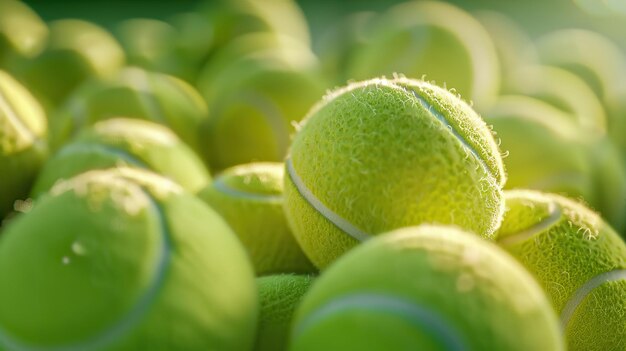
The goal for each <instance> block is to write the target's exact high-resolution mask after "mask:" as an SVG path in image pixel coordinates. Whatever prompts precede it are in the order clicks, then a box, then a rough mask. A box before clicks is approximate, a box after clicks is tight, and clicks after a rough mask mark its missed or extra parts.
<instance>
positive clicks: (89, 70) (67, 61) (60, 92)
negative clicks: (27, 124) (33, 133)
mask: <svg viewBox="0 0 626 351" xmlns="http://www.w3.org/2000/svg"><path fill="white" fill-rule="evenodd" d="M124 61H125V57H124V51H123V49H122V47H121V46H120V44H119V43H118V42H117V40H115V38H114V37H113V36H112V35H111V34H110V33H109V32H107V31H106V30H105V29H104V28H102V27H100V26H98V25H96V24H93V23H89V22H86V21H82V20H74V19H65V20H58V21H54V22H52V23H50V38H49V40H48V42H47V45H46V47H45V48H44V50H43V51H42V52H41V53H40V54H39V55H37V56H36V57H34V58H32V59H30V60H24V61H23V62H20V63H19V64H18V65H17V66H16V67H15V72H16V76H17V77H18V78H19V79H20V80H21V81H23V82H24V84H25V85H26V86H27V87H28V88H29V89H31V90H32V91H33V93H34V94H35V96H37V97H38V98H39V99H40V100H41V101H42V103H43V105H44V107H45V108H46V109H48V110H52V109H54V108H56V107H58V106H59V104H61V103H62V102H63V101H64V100H65V98H67V96H68V95H69V94H70V93H71V92H72V91H73V90H74V89H76V88H77V87H78V86H79V85H80V84H81V83H82V82H84V81H86V80H88V79H89V78H93V77H96V78H103V77H110V76H112V75H114V74H115V73H116V72H117V71H118V70H119V69H120V68H121V67H122V66H123V65H124Z"/></svg>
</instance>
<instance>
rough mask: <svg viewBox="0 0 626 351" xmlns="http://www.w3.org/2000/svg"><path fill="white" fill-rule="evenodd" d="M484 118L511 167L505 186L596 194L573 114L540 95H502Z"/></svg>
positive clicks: (590, 198)
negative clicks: (532, 96)
mask: <svg viewBox="0 0 626 351" xmlns="http://www.w3.org/2000/svg"><path fill="white" fill-rule="evenodd" d="M485 121H486V122H487V123H488V124H490V125H492V128H493V130H494V132H495V133H496V135H497V136H498V139H500V140H501V144H500V148H501V149H502V150H504V151H505V152H507V156H506V157H504V158H503V161H504V165H505V168H506V170H507V173H508V179H507V183H506V185H505V188H506V189H516V188H526V189H536V190H542V191H549V192H557V193H560V194H564V195H568V196H570V197H573V198H580V197H582V198H584V199H585V200H586V201H589V202H593V201H594V200H595V195H596V194H595V188H594V180H593V173H594V169H593V165H592V162H591V161H590V157H589V156H590V155H589V151H588V150H587V146H586V145H585V143H582V142H581V141H580V138H581V133H580V131H579V129H578V127H577V126H576V125H575V122H574V121H573V117H571V116H570V115H568V114H566V113H565V112H563V111H561V110H559V109H557V108H556V107H553V106H551V105H550V104H548V103H546V102H543V101H541V100H538V99H534V98H531V97H526V96H514V95H508V96H502V97H500V98H499V99H498V101H497V102H496V103H495V104H494V106H493V107H492V108H491V109H490V111H489V112H487V113H485Z"/></svg>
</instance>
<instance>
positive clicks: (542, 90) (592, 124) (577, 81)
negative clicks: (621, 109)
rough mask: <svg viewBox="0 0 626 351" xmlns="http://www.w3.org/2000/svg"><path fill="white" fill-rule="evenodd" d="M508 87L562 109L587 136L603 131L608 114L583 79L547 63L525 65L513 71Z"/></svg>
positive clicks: (600, 133)
mask: <svg viewBox="0 0 626 351" xmlns="http://www.w3.org/2000/svg"><path fill="white" fill-rule="evenodd" d="M510 86H511V91H510V92H509V93H512V94H516V95H526V96H530V97H534V98H537V99H540V100H543V101H545V102H548V103H549V104H551V105H553V106H555V107H557V108H559V109H561V110H563V111H564V112H566V113H568V114H569V115H571V116H573V117H574V120H575V121H576V123H577V124H578V125H579V126H580V127H581V128H582V129H583V130H585V131H587V133H588V134H589V135H590V136H602V135H605V134H606V131H607V129H606V127H607V116H606V112H605V110H604V107H603V106H602V103H601V102H600V100H599V99H598V97H597V96H596V95H595V93H594V92H593V90H592V89H591V88H590V87H589V85H587V83H585V81H584V80H582V79H581V78H579V77H578V76H576V75H574V74H573V73H571V72H568V71H566V70H563V69H561V68H557V67H550V66H542V65H536V66H525V67H522V68H520V69H518V70H517V71H515V72H513V73H512V77H511V80H510Z"/></svg>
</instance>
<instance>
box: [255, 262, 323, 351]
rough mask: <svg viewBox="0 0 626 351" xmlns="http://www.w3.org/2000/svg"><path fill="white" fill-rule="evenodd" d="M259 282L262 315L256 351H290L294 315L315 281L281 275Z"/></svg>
mask: <svg viewBox="0 0 626 351" xmlns="http://www.w3.org/2000/svg"><path fill="white" fill-rule="evenodd" d="M256 281H257V286H258V289H259V305H260V313H259V328H258V329H257V336H256V343H255V347H254V350H255V351H283V350H287V343H288V341H289V330H290V327H291V320H292V318H293V314H294V312H295V310H296V307H297V306H298V304H299V303H300V300H301V299H302V296H304V294H305V293H306V292H307V290H309V287H310V286H311V284H313V281H314V278H313V277H312V276H308V275H294V274H279V275H270V276H266V277H260V278H257V280H256Z"/></svg>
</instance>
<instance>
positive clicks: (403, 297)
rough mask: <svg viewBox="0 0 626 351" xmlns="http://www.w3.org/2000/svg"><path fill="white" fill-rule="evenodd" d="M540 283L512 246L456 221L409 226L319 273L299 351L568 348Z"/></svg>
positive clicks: (300, 328)
mask: <svg viewBox="0 0 626 351" xmlns="http://www.w3.org/2000/svg"><path fill="white" fill-rule="evenodd" d="M563 349H564V348H563V340H562V337H561V335H560V333H559V329H558V319H557V316H556V314H555V313H554V311H552V309H551V308H550V303H549V301H548V299H547V298H546V296H545V293H544V292H543V291H542V290H541V288H540V287H539V285H538V284H537V283H536V282H535V281H534V280H533V278H532V277H531V275H530V274H528V272H526V271H525V270H524V269H523V267H521V265H519V264H518V263H517V262H515V260H514V259H512V258H511V257H510V256H509V255H507V254H506V252H504V251H503V250H501V249H499V248H498V247H497V246H496V245H494V244H492V243H489V242H487V241H485V240H482V239H481V238H479V237H477V236H476V235H474V234H471V233H468V232H464V231H462V230H460V229H457V228H454V227H447V226H431V225H424V226H420V227H409V228H403V229H399V230H396V231H393V232H391V233H388V234H386V235H383V236H381V237H378V238H376V239H373V240H371V241H369V242H367V243H365V244H363V245H362V246H360V247H358V248H356V249H354V250H353V251H351V252H349V253H348V254H346V255H345V256H344V257H342V258H341V259H339V260H338V261H337V262H336V263H335V264H333V265H332V266H331V267H330V268H329V269H328V270H327V271H326V272H324V274H322V275H321V276H320V277H319V278H317V279H316V281H315V283H314V284H313V286H312V287H311V289H310V290H309V291H308V292H307V293H306V295H305V296H304V297H303V298H302V301H301V302H300V305H299V307H298V308H297V309H296V313H295V316H294V319H293V327H292V333H291V340H290V350H293V351H300V350H329V351H331V350H367V351H374V350H381V351H382V350H406V351H409V350H442V351H443V350H509V351H512V350H563Z"/></svg>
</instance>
